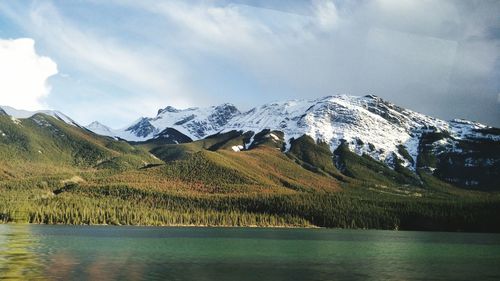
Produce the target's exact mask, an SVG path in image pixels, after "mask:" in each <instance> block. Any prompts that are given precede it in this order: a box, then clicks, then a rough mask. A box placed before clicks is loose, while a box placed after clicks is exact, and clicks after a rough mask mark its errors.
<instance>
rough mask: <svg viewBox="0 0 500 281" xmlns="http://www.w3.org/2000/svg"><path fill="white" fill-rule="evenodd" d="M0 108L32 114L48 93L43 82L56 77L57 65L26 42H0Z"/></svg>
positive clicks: (32, 41)
mask: <svg viewBox="0 0 500 281" xmlns="http://www.w3.org/2000/svg"><path fill="white" fill-rule="evenodd" d="M0 62H1V63H0V104H2V105H9V106H12V107H15V108H20V109H28V110H36V109H40V108H42V107H44V102H43V98H45V97H46V96H47V95H48V94H49V93H50V85H49V84H48V82H47V79H48V78H49V77H51V76H52V75H55V74H57V64H56V63H55V62H54V61H53V60H51V59H50V58H48V57H45V56H40V55H38V54H37V53H36V50H35V41H34V40H33V39H30V38H22V39H16V40H0Z"/></svg>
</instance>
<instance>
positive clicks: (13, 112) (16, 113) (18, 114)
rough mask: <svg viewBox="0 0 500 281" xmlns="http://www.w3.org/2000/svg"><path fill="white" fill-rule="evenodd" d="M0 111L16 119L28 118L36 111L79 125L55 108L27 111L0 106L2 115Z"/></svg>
mask: <svg viewBox="0 0 500 281" xmlns="http://www.w3.org/2000/svg"><path fill="white" fill-rule="evenodd" d="M2 112H3V113H5V114H7V115H9V116H11V117H13V118H18V119H23V118H30V117H31V116H33V115H35V114H37V113H43V114H46V115H49V116H52V117H55V118H57V119H59V120H61V121H63V122H65V123H67V124H70V125H73V126H77V127H80V125H79V124H78V123H77V122H75V121H74V120H73V119H71V118H69V117H68V116H67V115H65V114H64V113H62V112H60V111H57V110H36V111H28V110H21V109H15V108H13V107H10V106H4V105H2V106H0V115H2Z"/></svg>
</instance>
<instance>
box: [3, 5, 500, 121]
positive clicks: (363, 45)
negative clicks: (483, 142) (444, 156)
mask: <svg viewBox="0 0 500 281" xmlns="http://www.w3.org/2000/svg"><path fill="white" fill-rule="evenodd" d="M498 15H500V1H496V0H491V1H489V0H478V1H475V0H463V1H461V0H439V1H429V0H415V1H411V0H370V1H368V0H354V1H342V0H339V1H335V0H312V1H293V0H290V1H278V0H275V1H264V0H254V1H246V0H233V1H227V0H226V1H225V0H222V1H153V0H142V1H135V0H114V1H113V0H111V1H98V0H86V1H83V0H75V1H62V0H60V1H50V0H47V1H28V0H21V1H0V104H1V105H9V106H13V107H16V108H18V109H28V110H35V109H55V110H60V111H62V112H64V113H65V114H67V115H69V116H71V117H72V118H73V119H75V120H76V121H77V122H79V123H80V124H83V125H86V124H88V123H90V122H92V121H94V120H98V121H100V122H101V123H103V124H106V125H108V126H111V127H114V128H120V127H125V126H126V125H129V124H130V123H131V122H133V121H134V120H137V119H138V118H139V117H141V116H149V117H153V116H155V115H156V113H157V111H158V109H160V108H164V107H166V106H167V105H171V106H174V107H178V108H186V107H194V106H199V107H204V106H210V105H218V104H221V103H225V102H230V103H233V104H235V105H236V106H237V107H239V108H240V109H241V110H247V109H250V108H252V107H254V106H258V105H261V104H263V103H267V102H272V101H277V100H290V99H301V98H305V99H313V98H319V97H323V96H327V95H338V94H348V95H357V96H360V95H367V94H374V95H377V96H380V97H382V98H384V99H387V100H389V101H391V102H393V103H395V104H397V105H400V106H404V107H407V108H409V109H412V110H415V111H418V112H421V113H424V114H429V115H432V116H435V117H439V118H443V119H446V120H449V119H454V118H464V119H469V120H474V121H479V122H482V123H485V124H488V125H492V126H496V127H500V17H499V16H498Z"/></svg>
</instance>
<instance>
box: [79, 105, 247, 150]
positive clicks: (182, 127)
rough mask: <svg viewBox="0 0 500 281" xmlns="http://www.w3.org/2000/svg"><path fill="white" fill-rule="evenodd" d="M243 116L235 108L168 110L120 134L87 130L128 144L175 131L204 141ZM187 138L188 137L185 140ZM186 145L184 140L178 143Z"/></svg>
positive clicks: (168, 107) (134, 124)
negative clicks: (231, 121) (234, 118)
mask: <svg viewBox="0 0 500 281" xmlns="http://www.w3.org/2000/svg"><path fill="white" fill-rule="evenodd" d="M239 114H241V113H240V112H239V110H238V109H237V108H236V107H235V106H234V105H232V104H222V105H219V106H212V107H207V108H198V107H193V108H188V109H176V108H174V107H171V106H167V107H165V108H163V109H160V110H158V114H157V115H156V117H154V118H148V117H143V118H140V119H139V120H137V121H135V122H134V123H133V124H131V125H129V126H127V127H125V128H122V129H119V130H105V131H103V130H102V128H101V127H98V128H94V126H90V125H89V126H87V129H89V130H91V131H94V132H95V133H97V134H102V135H106V136H111V137H119V138H122V139H125V140H128V141H145V140H149V139H154V138H157V137H158V136H160V135H161V134H162V132H163V131H164V130H165V129H167V128H171V129H175V130H177V131H178V132H180V133H181V134H183V135H184V136H185V137H188V138H189V139H195V140H196V139H201V138H204V137H206V136H209V135H212V134H215V133H218V132H219V131H221V130H222V129H223V128H224V126H225V125H227V123H228V122H229V120H231V119H232V118H233V117H235V116H237V115H239ZM182 138H184V137H182ZM177 141H178V142H182V139H179V140H177Z"/></svg>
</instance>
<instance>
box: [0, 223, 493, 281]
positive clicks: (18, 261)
mask: <svg viewBox="0 0 500 281" xmlns="http://www.w3.org/2000/svg"><path fill="white" fill-rule="evenodd" d="M499 263H500V235H498V234H463V233H462V234H460V233H429V232H394V231H361V230H359V231H356V230H327V229H246V228H154V227H110V226H109V227H82V226H78V227H77V226H38V225H32V226H30V225H0V280H1V279H9V280H44V279H46V280H56V279H57V280H259V281H264V280H429V279H433V280H471V279H474V280H500V268H499V267H498V264H499Z"/></svg>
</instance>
